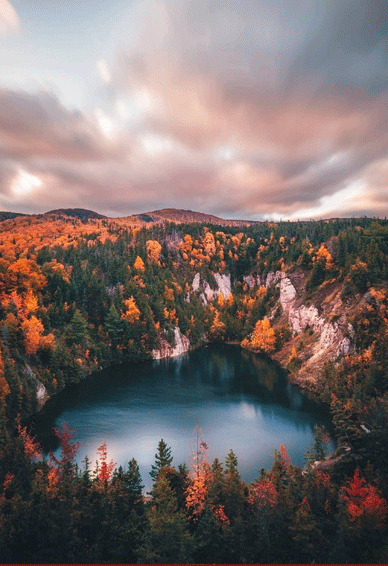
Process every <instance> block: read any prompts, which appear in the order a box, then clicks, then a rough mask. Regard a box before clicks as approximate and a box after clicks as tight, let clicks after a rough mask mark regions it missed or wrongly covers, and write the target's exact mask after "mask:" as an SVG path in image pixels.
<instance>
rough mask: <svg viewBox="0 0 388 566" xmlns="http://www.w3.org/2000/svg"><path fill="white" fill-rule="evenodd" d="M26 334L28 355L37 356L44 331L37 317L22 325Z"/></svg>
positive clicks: (25, 344) (25, 345) (25, 343)
mask: <svg viewBox="0 0 388 566" xmlns="http://www.w3.org/2000/svg"><path fill="white" fill-rule="evenodd" d="M22 329H23V332H24V347H25V349H26V354H36V352H37V351H38V348H39V343H40V340H41V338H42V332H43V330H44V328H43V324H42V323H41V321H40V320H39V319H38V318H36V316H35V315H32V317H31V318H30V319H29V320H25V321H23V323H22Z"/></svg>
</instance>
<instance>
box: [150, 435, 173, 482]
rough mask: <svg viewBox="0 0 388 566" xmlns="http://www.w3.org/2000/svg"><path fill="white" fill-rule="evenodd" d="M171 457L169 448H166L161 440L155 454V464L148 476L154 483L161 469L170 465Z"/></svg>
mask: <svg viewBox="0 0 388 566" xmlns="http://www.w3.org/2000/svg"><path fill="white" fill-rule="evenodd" d="M172 460H173V457H172V456H171V448H169V447H168V446H167V444H166V443H165V442H164V440H163V438H162V439H161V440H160V441H159V444H158V451H157V453H156V454H155V464H153V465H152V466H151V472H150V476H151V478H152V479H153V481H154V482H155V481H156V479H157V477H158V475H159V473H160V471H161V470H162V468H165V467H167V466H170V465H171V462H172Z"/></svg>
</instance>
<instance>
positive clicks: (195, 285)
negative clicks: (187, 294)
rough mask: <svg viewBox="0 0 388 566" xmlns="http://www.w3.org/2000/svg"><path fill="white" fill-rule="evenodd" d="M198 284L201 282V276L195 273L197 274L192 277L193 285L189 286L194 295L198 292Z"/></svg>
mask: <svg viewBox="0 0 388 566" xmlns="http://www.w3.org/2000/svg"><path fill="white" fill-rule="evenodd" d="M200 282H201V276H200V274H199V273H197V274H196V275H195V277H194V279H193V283H192V285H191V286H192V288H193V291H194V293H195V292H196V291H198V290H199V284H200Z"/></svg>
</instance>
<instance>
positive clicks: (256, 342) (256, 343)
mask: <svg viewBox="0 0 388 566" xmlns="http://www.w3.org/2000/svg"><path fill="white" fill-rule="evenodd" d="M275 342H276V337H275V332H274V330H273V328H272V327H271V323H270V321H269V319H268V318H267V317H266V318H264V319H263V320H258V321H257V322H256V324H255V329H254V331H253V332H252V337H251V339H250V340H249V339H248V338H245V339H244V340H243V341H242V343H241V345H242V346H243V347H244V348H250V349H252V350H256V351H260V352H265V353H266V354H269V353H270V352H273V351H274V349H275Z"/></svg>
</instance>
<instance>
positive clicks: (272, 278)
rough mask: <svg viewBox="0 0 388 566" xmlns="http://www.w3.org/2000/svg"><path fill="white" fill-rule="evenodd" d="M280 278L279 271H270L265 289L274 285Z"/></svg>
mask: <svg viewBox="0 0 388 566" xmlns="http://www.w3.org/2000/svg"><path fill="white" fill-rule="evenodd" d="M280 278H281V271H276V272H274V271H270V272H269V273H268V275H267V279H266V280H265V287H266V288H267V289H268V287H270V286H271V285H276V283H278V281H280Z"/></svg>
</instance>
